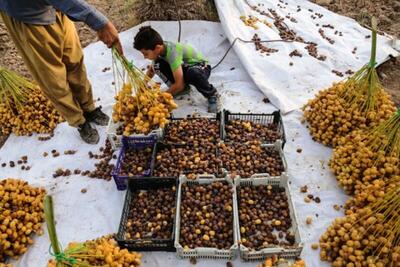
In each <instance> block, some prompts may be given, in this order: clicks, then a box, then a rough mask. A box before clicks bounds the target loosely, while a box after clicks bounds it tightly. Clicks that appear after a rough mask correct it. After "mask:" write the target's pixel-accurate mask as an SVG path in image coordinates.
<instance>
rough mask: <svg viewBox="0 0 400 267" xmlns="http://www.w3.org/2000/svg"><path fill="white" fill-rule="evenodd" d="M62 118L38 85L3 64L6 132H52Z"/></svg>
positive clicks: (0, 123)
mask: <svg viewBox="0 0 400 267" xmlns="http://www.w3.org/2000/svg"><path fill="white" fill-rule="evenodd" d="M63 121H64V119H63V118H62V117H61V115H60V114H59V113H58V112H57V111H56V110H55V109H54V106H53V104H52V103H51V102H50V101H49V100H48V99H47V98H46V97H45V96H44V95H43V94H42V92H41V91H40V89H39V87H38V86H37V85H35V84H33V83H31V82H29V81H28V80H26V79H25V78H24V77H21V76H20V75H18V74H17V73H15V72H13V71H10V70H7V69H5V68H2V67H0V129H1V131H2V132H3V133H4V134H9V133H14V134H16V135H31V134H32V133H52V132H53V130H54V128H55V127H56V126H57V124H58V123H60V122H63Z"/></svg>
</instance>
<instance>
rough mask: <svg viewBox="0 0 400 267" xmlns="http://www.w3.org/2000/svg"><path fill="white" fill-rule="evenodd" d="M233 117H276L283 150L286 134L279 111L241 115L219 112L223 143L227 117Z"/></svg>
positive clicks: (227, 111)
mask: <svg viewBox="0 0 400 267" xmlns="http://www.w3.org/2000/svg"><path fill="white" fill-rule="evenodd" d="M229 115H233V116H274V118H275V116H278V126H279V124H280V126H281V128H282V136H281V137H280V138H279V139H278V140H281V141H282V148H284V146H285V144H286V132H285V127H284V124H283V119H282V113H281V110H280V109H277V110H275V111H273V112H272V113H242V112H231V111H229V110H227V109H223V110H222V111H221V129H220V133H221V140H224V141H225V138H226V130H225V125H226V123H227V122H228V121H229V119H228V116H229ZM262 143H264V144H271V142H265V141H263V142H262Z"/></svg>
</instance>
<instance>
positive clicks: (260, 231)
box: [238, 185, 295, 250]
mask: <svg viewBox="0 0 400 267" xmlns="http://www.w3.org/2000/svg"><path fill="white" fill-rule="evenodd" d="M238 195H239V200H238V201H239V225H240V234H241V240H240V243H241V244H242V245H244V246H246V247H247V248H250V249H254V250H260V249H263V248H266V247H270V246H278V245H279V246H291V245H294V242H295V237H294V234H293V233H291V232H290V228H291V226H292V221H291V218H290V211H289V203H288V198H287V196H286V193H285V188H283V187H278V186H272V185H259V186H241V187H239V188H238Z"/></svg>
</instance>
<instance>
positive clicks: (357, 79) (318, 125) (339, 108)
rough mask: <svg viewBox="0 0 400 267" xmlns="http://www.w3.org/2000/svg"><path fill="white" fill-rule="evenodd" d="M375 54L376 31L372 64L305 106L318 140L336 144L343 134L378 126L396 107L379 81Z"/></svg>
mask: <svg viewBox="0 0 400 267" xmlns="http://www.w3.org/2000/svg"><path fill="white" fill-rule="evenodd" d="M373 24H374V23H373ZM375 57H376V30H373V31H372V49H371V59H370V63H369V64H367V65H365V66H364V67H362V68H361V69H360V70H359V71H357V72H356V73H355V74H354V75H353V76H352V77H350V78H349V79H347V80H346V81H344V82H340V83H335V84H333V85H332V87H330V88H328V89H326V90H323V91H321V92H320V93H318V94H317V96H316V98H315V99H312V100H310V101H309V102H308V103H307V104H306V105H305V106H304V107H303V110H304V120H305V121H306V122H307V123H308V127H309V130H310V133H311V135H312V137H313V139H314V140H316V141H318V142H321V143H323V144H324V145H328V146H333V147H335V146H337V145H338V142H339V140H340V138H341V137H344V136H346V135H347V134H349V133H350V132H352V131H353V130H358V129H367V128H370V127H375V126H377V125H378V124H379V123H381V122H383V121H384V120H386V119H388V118H389V117H390V116H391V115H392V113H393V112H394V111H395V110H396V107H395V105H394V103H393V101H392V100H391V97H390V96H389V94H387V93H386V92H385V90H384V88H383V87H382V85H381V84H380V82H379V79H378V74H377V73H376V69H375V65H376V62H375Z"/></svg>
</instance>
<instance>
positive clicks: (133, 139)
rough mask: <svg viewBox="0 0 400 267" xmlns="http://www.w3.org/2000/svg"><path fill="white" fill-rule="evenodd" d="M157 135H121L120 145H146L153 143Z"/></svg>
mask: <svg viewBox="0 0 400 267" xmlns="http://www.w3.org/2000/svg"><path fill="white" fill-rule="evenodd" d="M157 139H158V135H157V134H155V133H150V134H148V135H140V136H139V135H134V136H122V145H123V146H124V147H129V148H140V147H143V146H144V147H146V146H148V145H154V144H155V143H156V142H157Z"/></svg>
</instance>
